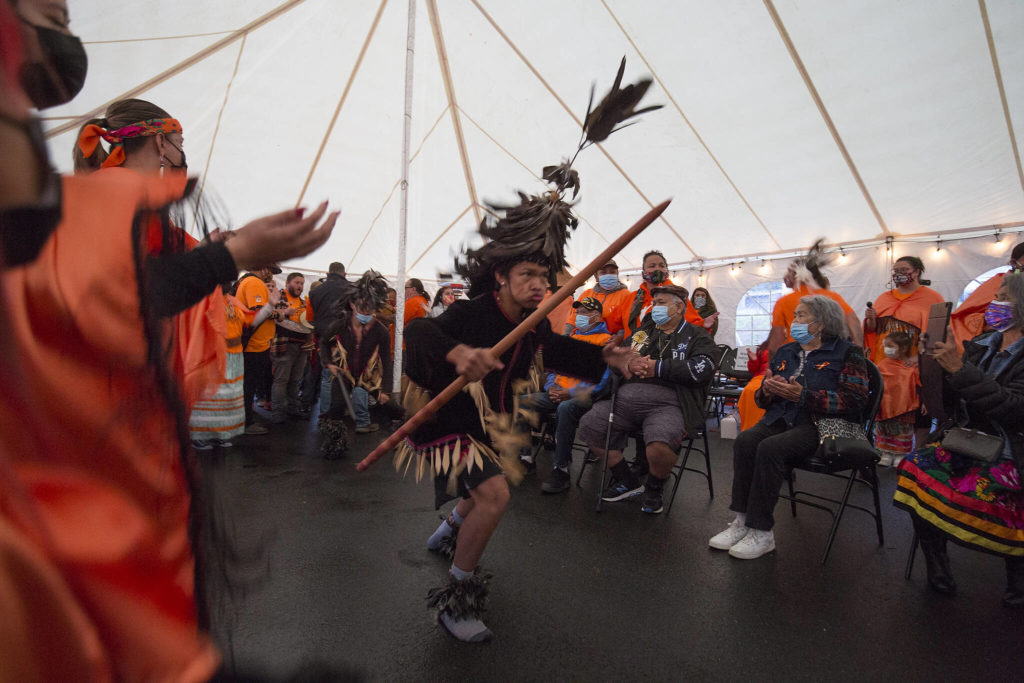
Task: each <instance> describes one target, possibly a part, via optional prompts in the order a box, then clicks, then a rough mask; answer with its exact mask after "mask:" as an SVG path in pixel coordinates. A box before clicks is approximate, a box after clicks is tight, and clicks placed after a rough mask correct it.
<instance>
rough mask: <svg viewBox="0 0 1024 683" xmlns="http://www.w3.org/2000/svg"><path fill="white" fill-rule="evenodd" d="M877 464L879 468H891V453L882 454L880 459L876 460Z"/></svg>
mask: <svg viewBox="0 0 1024 683" xmlns="http://www.w3.org/2000/svg"><path fill="white" fill-rule="evenodd" d="M878 464H879V466H880V467H889V466H891V465H892V454H891V453H882V457H880V458H879V459H878Z"/></svg>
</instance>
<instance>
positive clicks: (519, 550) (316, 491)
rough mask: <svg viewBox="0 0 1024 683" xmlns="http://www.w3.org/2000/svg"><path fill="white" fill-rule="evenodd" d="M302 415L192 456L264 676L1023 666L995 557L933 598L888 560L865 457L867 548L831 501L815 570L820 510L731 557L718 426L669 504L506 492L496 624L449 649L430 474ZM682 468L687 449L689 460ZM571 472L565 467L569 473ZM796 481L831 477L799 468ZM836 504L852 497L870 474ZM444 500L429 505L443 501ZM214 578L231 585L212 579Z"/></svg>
mask: <svg viewBox="0 0 1024 683" xmlns="http://www.w3.org/2000/svg"><path fill="white" fill-rule="evenodd" d="M314 425H315V420H313V421H292V422H289V423H286V424H283V425H273V426H272V433H271V434H269V435H267V436H259V437H255V436H254V437H241V438H239V439H238V440H237V441H236V442H235V445H234V447H232V448H229V449H218V450H214V451H203V452H201V458H202V461H203V463H204V475H205V480H206V482H207V484H208V486H209V490H210V492H211V499H212V501H213V509H214V510H215V511H216V512H215V514H214V515H213V517H214V518H215V520H216V523H217V525H218V527H219V528H220V529H222V530H223V531H224V533H223V534H222V535H223V536H224V540H223V541H221V542H220V543H221V545H220V547H219V548H218V550H217V552H216V553H215V554H214V555H213V556H212V557H211V558H210V560H209V575H210V579H209V582H210V585H211V589H210V590H211V593H212V602H213V603H214V604H215V606H216V607H215V609H214V613H213V633H214V636H215V638H216V640H217V642H218V644H219V645H220V647H221V649H222V651H223V653H224V658H225V671H226V672H228V673H234V674H236V675H238V676H241V677H246V676H251V677H254V678H259V679H262V680H335V679H337V680H342V679H346V678H357V679H365V680H386V681H456V680H487V681H504V680H509V681H562V680H579V681H606V680H644V681H663V680H664V681H677V680H687V679H698V678H699V679H706V680H743V681H749V680H783V679H785V680H798V681H799V680H831V681H844V680H857V681H869V680H895V679H904V680H1021V678H1022V671H1024V613H1021V612H1020V611H1012V610H1008V609H1006V608H1004V607H1002V605H1001V604H1000V600H1001V597H1002V593H1003V590H1004V588H1005V577H1004V569H1003V562H1002V561H1001V560H1000V559H999V558H996V557H992V556H988V555H983V554H980V553H975V552H970V551H967V550H964V549H962V548H960V547H956V546H952V545H951V547H950V555H951V558H952V564H953V571H954V575H955V577H956V580H957V582H958V584H959V595H958V596H957V597H955V598H944V597H942V596H938V595H934V594H931V593H930V592H929V591H928V589H927V587H926V584H925V577H924V560H923V558H922V557H921V556H920V554H919V555H918V558H917V563H916V566H915V570H914V575H913V578H912V579H911V580H910V581H907V580H905V579H904V577H903V571H904V567H905V563H906V560H907V552H908V549H909V547H910V541H911V537H912V530H911V526H910V522H909V519H908V517H907V515H906V514H905V513H903V512H901V511H899V510H897V509H895V508H894V507H893V506H892V504H891V500H892V493H893V491H894V488H895V479H896V476H895V472H894V471H893V470H882V471H881V481H882V488H883V492H882V511H883V515H884V528H885V545H884V546H881V547H880V546H879V545H878V542H877V537H876V535H875V529H874V524H873V522H872V520H871V518H870V517H868V516H867V515H864V514H863V513H859V512H856V511H851V512H849V513H847V516H846V517H845V518H844V520H843V522H842V525H841V527H840V529H839V534H838V538H837V540H836V542H835V545H834V547H833V549H832V554H831V557H830V558H829V561H828V563H827V564H826V565H824V566H822V565H821V564H820V563H819V559H820V555H821V553H822V551H823V549H824V544H825V540H826V537H827V534H828V530H829V526H830V524H831V520H830V518H829V516H828V515H827V514H826V513H824V512H821V511H818V510H814V509H811V508H806V507H801V508H800V509H799V510H798V516H797V517H795V518H794V517H792V516H791V514H790V512H789V509H788V505H787V504H786V503H785V501H781V502H780V503H779V506H778V507H777V508H776V520H777V521H776V527H775V535H776V544H777V550H776V551H775V552H773V553H771V554H769V555H767V556H765V557H763V558H761V559H758V560H752V561H744V560H736V559H733V558H731V557H729V556H728V555H727V553H725V552H722V551H715V550H711V549H709V548H708V546H707V541H708V538H710V537H711V536H712V535H713V534H715V533H717V532H718V531H720V530H721V529H722V528H724V527H725V525H726V524H727V523H728V522H729V521H730V520H731V519H732V514H731V513H730V512H729V511H728V504H729V489H730V484H731V478H732V466H731V459H732V443H733V442H732V441H728V440H721V439H719V438H718V435H717V433H712V435H711V451H712V454H711V456H712V473H713V475H714V484H715V490H716V495H715V497H714V499H709V496H708V489H707V483H706V481H705V480H704V479H703V478H702V477H700V476H699V475H695V474H692V473H687V474H686V475H685V476H684V477H683V480H682V483H681V485H680V487H679V493H678V498H677V499H676V501H675V506H674V507H673V509H672V510H671V513H668V514H661V515H657V516H650V515H644V514H643V513H642V512H640V509H639V503H638V502H636V501H634V502H624V503H606V504H605V506H604V509H603V511H602V512H600V513H595V511H594V503H595V502H596V496H597V491H598V489H599V478H600V471H599V469H598V468H596V467H590V468H588V470H587V472H586V473H585V476H584V477H583V482H582V488H576V487H575V486H574V487H573V488H572V489H571V490H570V491H569V492H568V493H565V494H559V495H543V494H542V493H541V491H540V484H541V481H542V480H543V474H544V472H545V469H546V468H547V467H550V458H551V452H550V451H542V452H541V456H540V472H541V475H539V476H538V477H535V478H528V479H526V480H524V482H523V483H522V484H521V485H519V486H517V487H513V490H512V500H511V503H510V504H509V507H508V510H507V511H506V514H505V516H504V518H503V520H502V522H501V524H500V526H499V528H498V530H497V532H496V533H495V535H494V536H493V538H492V539H491V542H490V545H489V546H488V548H487V551H486V553H485V554H484V558H483V561H482V566H483V567H484V568H485V569H487V570H489V571H491V572H493V574H494V578H493V580H492V582H491V596H490V600H491V602H490V610H489V612H488V613H487V617H486V619H485V621H486V623H487V625H488V626H489V627H490V628H491V629H492V631H494V633H495V639H494V640H493V641H492V642H490V643H487V644H466V643H461V642H458V641H456V640H455V639H453V638H452V637H451V636H449V635H448V634H447V632H446V631H445V630H444V629H443V628H442V627H440V626H439V625H437V624H436V622H435V621H434V618H433V615H432V614H431V613H430V612H429V611H428V609H427V608H426V603H425V596H426V593H427V591H428V589H430V588H431V587H433V586H435V585H439V584H440V583H441V582H443V581H444V579H445V575H446V571H447V566H448V563H447V562H446V561H445V560H444V559H443V558H441V557H439V556H437V555H435V554H433V553H430V552H428V551H427V550H426V546H425V542H426V539H427V536H428V535H429V534H430V533H431V532H432V531H433V530H434V528H436V526H437V524H438V515H439V513H438V512H437V511H435V510H434V508H433V490H432V485H431V483H430V482H429V481H423V482H420V483H418V484H417V483H415V481H414V479H413V475H412V473H411V472H410V473H409V475H408V476H406V477H403V476H402V475H401V474H400V473H397V472H396V471H395V469H394V467H393V466H392V462H391V458H390V456H388V457H386V458H385V459H384V460H381V461H380V462H378V463H377V465H376V466H374V467H373V468H371V469H370V470H369V471H367V472H365V473H357V472H356V470H355V463H356V462H358V460H359V459H361V458H362V457H363V455H365V454H366V453H368V452H369V451H370V450H371V449H372V448H373V447H374V446H375V445H376V444H377V443H379V442H380V441H381V440H382V439H383V438H384V436H383V435H384V434H385V432H384V431H381V432H377V433H374V434H368V435H352V448H351V450H350V452H349V454H348V456H347V457H346V458H344V459H342V460H337V461H328V460H324V459H323V458H322V457H320V455H319V436H318V435H317V433H316V431H315V427H314ZM691 464H692V461H691ZM579 467H580V462H579V457H577V458H576V461H575V462H574V463H573V480H574V482H575V475H576V472H578V470H579ZM798 483H799V484H800V485H802V486H803V487H805V488H808V489H809V490H814V491H817V492H822V493H826V494H829V493H831V494H835V495H839V494H840V493H841V484H840V483H838V482H835V481H833V480H829V479H827V478H825V477H823V476H821V475H814V474H808V473H800V474H799V479H798ZM854 500H855V501H856V502H859V503H861V504H864V505H866V506H870V495H869V493H868V491H867V490H866V489H864V490H863V491H861V490H859V487H858V490H855V493H854ZM447 509H448V506H446V507H445V509H444V512H447ZM225 576H229V577H230V580H228V581H225V580H223V578H224V577H225Z"/></svg>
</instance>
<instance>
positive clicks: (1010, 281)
mask: <svg viewBox="0 0 1024 683" xmlns="http://www.w3.org/2000/svg"><path fill="white" fill-rule="evenodd" d="M1003 283H1004V284H1005V285H1006V291H1007V293H1008V294H1009V295H1010V299H1012V300H1013V327H1014V328H1015V329H1018V330H1024V273H1007V274H1006V275H1005V276H1004V277H1003Z"/></svg>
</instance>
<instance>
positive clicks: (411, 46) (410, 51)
mask: <svg viewBox="0 0 1024 683" xmlns="http://www.w3.org/2000/svg"><path fill="white" fill-rule="evenodd" d="M415 52H416V0H409V23H408V30H407V32H406V39H405V113H404V115H403V117H402V186H401V195H400V197H401V203H400V205H399V206H400V208H399V210H398V282H397V283H395V289H396V290H397V292H396V293H397V295H398V296H397V298H396V300H395V359H394V360H395V371H394V374H393V379H392V382H391V391H392V396H393V398H394V399H395V400H398V399H399V398H400V395H401V390H402V336H403V335H402V333H403V331H404V330H403V328H404V327H405V325H404V324H403V321H404V320H405V278H406V273H405V236H406V228H407V226H408V222H409V139H410V138H411V137H412V67H413V57H414V56H415Z"/></svg>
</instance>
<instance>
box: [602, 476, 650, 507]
mask: <svg viewBox="0 0 1024 683" xmlns="http://www.w3.org/2000/svg"><path fill="white" fill-rule="evenodd" d="M643 492H644V485H643V484H641V483H639V482H635V483H632V484H630V483H629V482H624V481H615V480H614V479H613V480H612V481H611V483H610V484H608V488H606V489H605V490H604V491H602V492H601V500H606V501H608V502H609V503H614V502H615V501H617V500H629V499H630V498H636V497H637V496H639V495H640V494H641V493H643Z"/></svg>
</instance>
